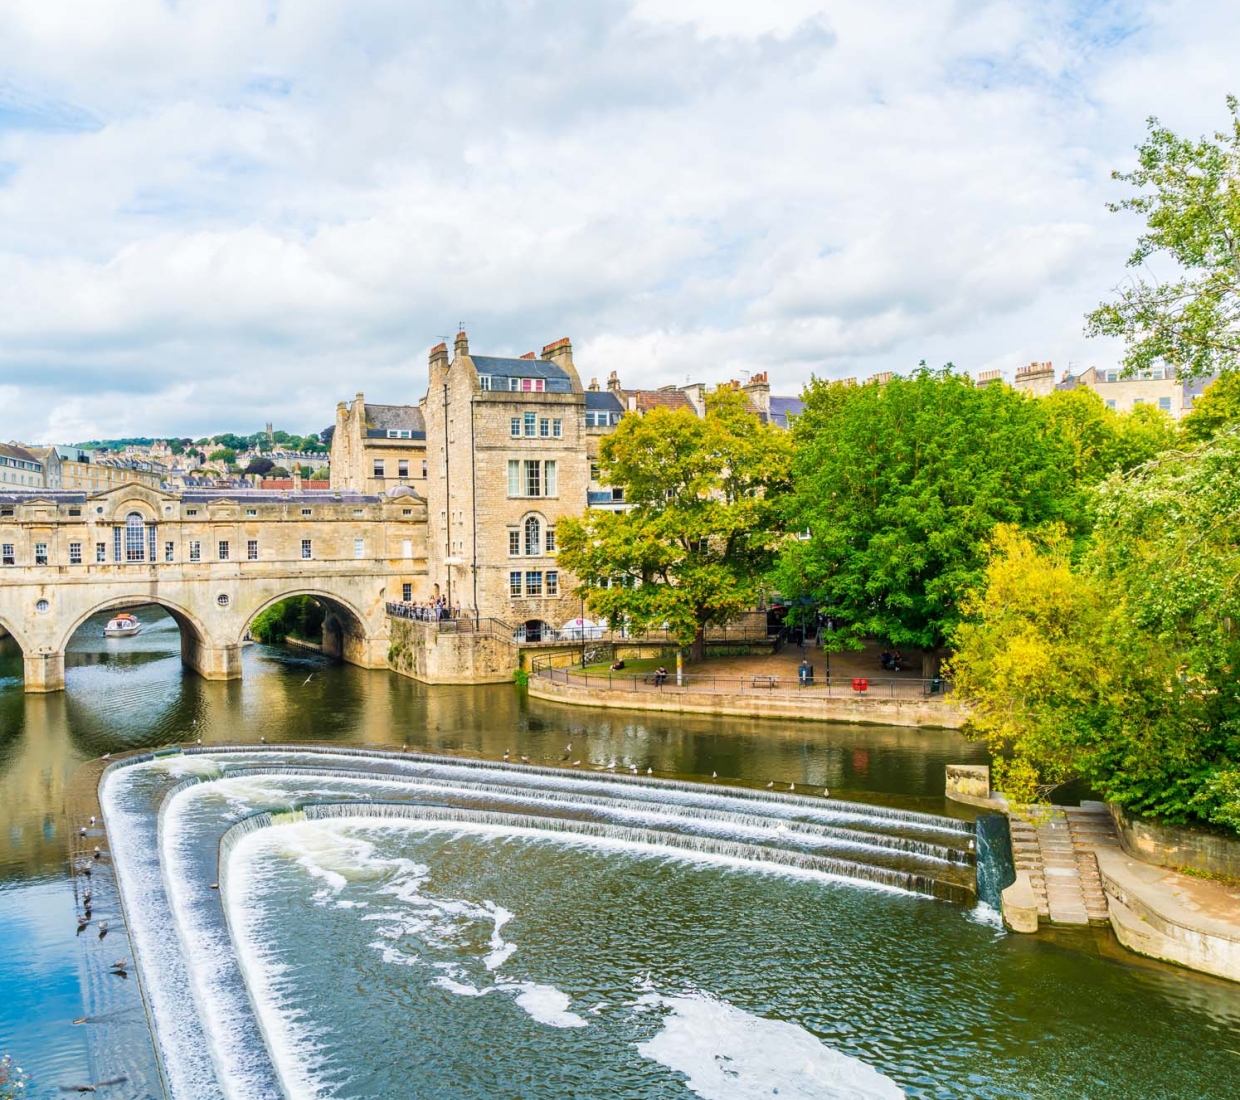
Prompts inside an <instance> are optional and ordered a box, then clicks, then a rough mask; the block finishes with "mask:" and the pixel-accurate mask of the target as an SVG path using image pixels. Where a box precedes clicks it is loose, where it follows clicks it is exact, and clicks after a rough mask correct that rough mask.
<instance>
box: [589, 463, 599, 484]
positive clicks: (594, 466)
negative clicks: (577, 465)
mask: <svg viewBox="0 0 1240 1100" xmlns="http://www.w3.org/2000/svg"><path fill="white" fill-rule="evenodd" d="M590 480H591V481H598V463H597V462H591V463H590Z"/></svg>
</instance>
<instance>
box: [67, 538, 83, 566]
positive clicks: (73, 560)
mask: <svg viewBox="0 0 1240 1100" xmlns="http://www.w3.org/2000/svg"><path fill="white" fill-rule="evenodd" d="M69 564H70V565H81V564H82V544H81V543H80V542H71V543H69Z"/></svg>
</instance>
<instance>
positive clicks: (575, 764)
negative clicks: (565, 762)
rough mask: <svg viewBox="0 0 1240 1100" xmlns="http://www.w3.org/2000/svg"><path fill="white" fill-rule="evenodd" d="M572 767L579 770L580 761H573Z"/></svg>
mask: <svg viewBox="0 0 1240 1100" xmlns="http://www.w3.org/2000/svg"><path fill="white" fill-rule="evenodd" d="M573 767H574V768H580V767H581V761H580V760H574V761H573Z"/></svg>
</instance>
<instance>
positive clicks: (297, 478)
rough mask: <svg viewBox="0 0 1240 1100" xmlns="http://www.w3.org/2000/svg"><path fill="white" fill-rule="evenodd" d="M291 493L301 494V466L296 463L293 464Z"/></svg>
mask: <svg viewBox="0 0 1240 1100" xmlns="http://www.w3.org/2000/svg"><path fill="white" fill-rule="evenodd" d="M293 492H295V493H300V492H301V466H299V465H298V464H297V463H296V462H294V463H293Z"/></svg>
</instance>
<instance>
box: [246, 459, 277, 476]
mask: <svg viewBox="0 0 1240 1100" xmlns="http://www.w3.org/2000/svg"><path fill="white" fill-rule="evenodd" d="M274 466H275V463H274V462H272V461H271V459H269V458H252V459H250V464H249V465H248V466H247V467H246V468H245V472H246V473H247V474H260V475H265V474H269V473H270V472H271V470H272V469H273V467H274Z"/></svg>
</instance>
